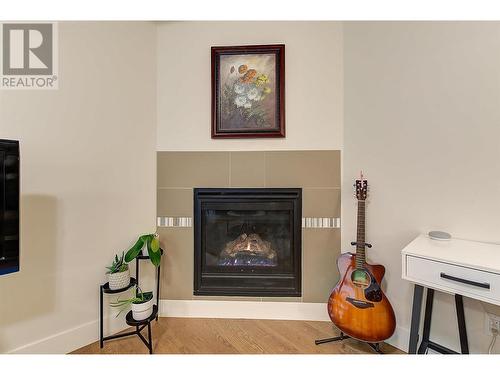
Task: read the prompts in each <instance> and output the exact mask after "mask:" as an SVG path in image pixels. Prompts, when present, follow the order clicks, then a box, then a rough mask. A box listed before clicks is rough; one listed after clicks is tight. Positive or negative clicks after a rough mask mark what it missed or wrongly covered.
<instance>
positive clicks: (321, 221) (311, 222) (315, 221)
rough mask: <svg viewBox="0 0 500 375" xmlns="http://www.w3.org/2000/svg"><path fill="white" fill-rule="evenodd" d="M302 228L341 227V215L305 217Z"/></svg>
mask: <svg viewBox="0 0 500 375" xmlns="http://www.w3.org/2000/svg"><path fill="white" fill-rule="evenodd" d="M302 228H322V229H331V228H340V218H339V217H303V218H302Z"/></svg>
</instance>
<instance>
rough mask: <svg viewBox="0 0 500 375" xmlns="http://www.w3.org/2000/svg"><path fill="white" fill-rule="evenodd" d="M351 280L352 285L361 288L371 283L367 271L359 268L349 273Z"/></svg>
mask: <svg viewBox="0 0 500 375" xmlns="http://www.w3.org/2000/svg"><path fill="white" fill-rule="evenodd" d="M351 280H352V282H353V283H354V285H356V286H359V287H362V288H366V287H368V286H369V285H370V283H371V277H370V275H369V274H368V272H366V271H365V270H361V269H356V270H354V271H353V273H352V274H351Z"/></svg>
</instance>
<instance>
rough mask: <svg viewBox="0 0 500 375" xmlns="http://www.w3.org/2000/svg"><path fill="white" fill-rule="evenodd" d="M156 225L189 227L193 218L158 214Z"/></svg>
mask: <svg viewBox="0 0 500 375" xmlns="http://www.w3.org/2000/svg"><path fill="white" fill-rule="evenodd" d="M156 225H158V226H159V227H167V228H191V227H192V226H193V218H191V217H170V216H158V217H157V219H156Z"/></svg>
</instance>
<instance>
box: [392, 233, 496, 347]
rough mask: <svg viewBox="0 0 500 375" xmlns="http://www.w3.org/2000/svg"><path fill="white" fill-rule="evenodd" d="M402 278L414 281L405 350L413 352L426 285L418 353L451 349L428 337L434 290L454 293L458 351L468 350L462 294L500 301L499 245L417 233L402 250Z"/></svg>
mask: <svg viewBox="0 0 500 375" xmlns="http://www.w3.org/2000/svg"><path fill="white" fill-rule="evenodd" d="M401 255H402V262H403V267H402V278H403V279H405V280H408V281H411V282H412V283H414V284H415V290H414V295H413V309H412V319H411V330H410V343H409V352H410V353H417V345H418V340H419V337H418V331H419V324H420V313H421V307H422V297H423V290H424V288H427V297H426V308H425V317H424V330H423V337H422V342H421V345H420V347H419V348H418V353H425V352H426V350H427V348H432V349H434V350H436V351H439V352H441V353H453V351H451V350H449V349H448V348H445V347H443V346H441V345H439V344H437V343H434V342H432V341H430V340H429V334H430V323H431V317H432V303H433V297H434V290H439V291H442V292H445V293H450V294H454V295H455V305H456V309H457V318H458V329H459V334H460V346H461V349H462V353H468V352H469V348H468V342H467V331H466V327H465V316H464V310H463V299H462V296H466V297H470V298H473V299H476V300H480V301H484V302H488V303H492V304H495V305H500V245H495V244H489V243H484V242H477V241H468V240H459V239H451V240H449V241H439V240H433V239H430V238H429V237H428V236H427V235H420V236H418V237H417V238H416V239H415V240H413V241H412V242H410V243H409V244H408V245H407V246H406V247H405V248H404V249H403V250H402V251H401Z"/></svg>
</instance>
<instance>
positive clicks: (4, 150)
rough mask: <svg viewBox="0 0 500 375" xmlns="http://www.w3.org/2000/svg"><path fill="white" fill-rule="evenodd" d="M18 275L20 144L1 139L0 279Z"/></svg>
mask: <svg viewBox="0 0 500 375" xmlns="http://www.w3.org/2000/svg"><path fill="white" fill-rule="evenodd" d="M16 271H19V141H10V140H5V139H0V275H4V274H6V273H11V272H16Z"/></svg>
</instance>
